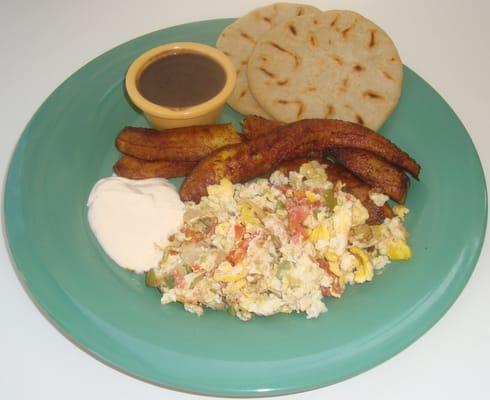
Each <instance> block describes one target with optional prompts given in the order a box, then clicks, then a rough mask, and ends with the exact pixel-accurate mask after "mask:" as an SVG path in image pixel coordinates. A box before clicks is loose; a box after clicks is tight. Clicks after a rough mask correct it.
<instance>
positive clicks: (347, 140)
mask: <svg viewBox="0 0 490 400" xmlns="http://www.w3.org/2000/svg"><path fill="white" fill-rule="evenodd" d="M332 146H341V147H352V148H358V149H364V150H368V151H371V152H373V153H374V154H377V155H379V156H380V157H382V158H385V159H386V160H388V161H389V162H391V163H393V164H395V165H398V166H400V167H402V168H404V169H406V170H408V171H409V172H410V173H412V174H413V175H414V176H417V175H418V173H419V171H420V166H419V165H418V164H417V163H416V162H415V160H413V159H412V158H410V156H409V155H408V154H407V153H405V152H403V151H402V150H400V149H399V148H398V147H397V146H396V145H394V144H393V143H391V142H390V141H389V140H388V139H386V138H385V137H383V136H381V135H378V134H377V133H375V132H373V131H371V130H369V129H367V128H364V127H362V126H360V125H357V124H354V123H351V122H345V121H338V120H321V119H309V120H302V121H298V122H293V123H291V124H287V125H283V126H279V127H277V128H275V129H274V130H273V131H272V132H271V133H269V134H268V135H263V136H260V137H258V138H256V139H253V140H249V141H245V142H243V143H239V144H234V145H228V146H224V147H223V148H221V149H217V150H215V151H214V152H213V153H211V154H210V155H209V156H207V157H206V158H204V159H203V160H201V161H200V162H199V164H198V165H197V166H196V167H195V168H194V169H193V170H192V172H191V173H190V175H189V176H188V177H187V178H186V180H185V181H184V183H183V184H182V186H181V188H180V196H181V198H182V199H183V200H192V201H196V202H197V201H199V200H200V198H201V197H202V196H204V195H206V193H207V189H206V188H207V187H208V186H209V185H212V184H216V183H218V182H219V181H220V180H221V179H222V178H228V179H230V180H231V181H232V182H233V183H236V182H243V181H246V180H248V179H251V178H254V177H256V176H260V175H262V174H265V173H268V172H270V171H272V170H273V169H274V167H275V166H277V165H278V164H279V163H281V162H282V161H285V160H289V159H292V158H301V157H304V156H305V155H308V154H309V153H310V152H312V151H321V150H325V149H327V148H328V147H332Z"/></svg>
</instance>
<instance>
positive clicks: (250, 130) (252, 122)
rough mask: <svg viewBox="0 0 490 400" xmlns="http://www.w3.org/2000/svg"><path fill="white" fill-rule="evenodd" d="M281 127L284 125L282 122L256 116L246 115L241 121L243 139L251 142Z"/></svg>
mask: <svg viewBox="0 0 490 400" xmlns="http://www.w3.org/2000/svg"><path fill="white" fill-rule="evenodd" d="M281 125H284V122H280V121H274V120H272V119H267V118H264V117H259V116H258V115H247V116H246V117H245V119H244V120H243V121H242V128H243V136H245V139H247V140H251V139H254V138H256V137H259V136H262V135H267V134H268V133H270V132H271V131H272V130H273V129H275V128H277V127H278V126H281Z"/></svg>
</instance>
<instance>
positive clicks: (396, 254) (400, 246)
mask: <svg viewBox="0 0 490 400" xmlns="http://www.w3.org/2000/svg"><path fill="white" fill-rule="evenodd" d="M387 256H388V257H389V258H390V260H409V259H410V258H412V249H411V248H410V246H409V245H408V244H407V243H406V242H404V241H403V240H397V241H394V242H390V243H389V244H388V248H387Z"/></svg>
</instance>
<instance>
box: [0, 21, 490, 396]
mask: <svg viewBox="0 0 490 400" xmlns="http://www.w3.org/2000/svg"><path fill="white" fill-rule="evenodd" d="M231 21H232V20H215V21H204V22H198V23H192V24H188V25H182V26H177V27H173V28H170V29H164V30H162V31H159V32H155V33H152V34H149V35H146V36H143V37H141V38H138V39H135V40H132V41H130V42H128V43H125V44H123V45H122V46H119V47H117V48H115V49H113V50H111V51H109V52H107V53H105V54H103V55H102V56H100V57H98V58H97V59H95V60H94V61H92V62H90V63H89V64H87V65H86V66H84V67H83V68H82V69H80V70H79V71H78V72H76V73H75V74H74V75H72V76H71V77H70V78H68V79H67V80H66V81H65V82H64V83H63V84H62V85H61V86H60V87H59V88H58V89H56V90H55V92H54V93H53V94H52V95H51V96H50V97H49V98H48V99H47V100H46V101H45V102H44V104H43V105H42V106H41V108H40V109H39V110H38V111H37V113H36V114H35V115H34V117H33V118H32V120H31V121H30V123H29V125H28V126H27V127H26V129H25V131H24V133H23V134H22V136H21V138H20V140H19V143H18V145H17V147H16V149H15V153H14V155H13V158H12V161H11V165H10V169H9V172H8V177H7V181H6V188H5V223H6V231H7V236H8V241H9V245H10V250H11V254H12V257H13V260H14V262H15V265H16V268H17V270H18V274H19V276H20V278H21V280H22V281H23V283H24V284H25V287H26V288H27V290H28V291H29V292H30V295H31V296H32V298H33V299H34V301H35V302H36V303H37V305H38V306H39V307H40V308H41V309H42V310H43V311H44V312H45V314H46V315H47V316H48V317H49V319H50V320H51V321H52V322H53V323H54V324H55V325H56V326H57V327H58V328H59V329H60V330H61V331H62V332H63V333H64V334H65V335H66V336H67V337H69V338H70V339H71V340H73V342H75V343H76V344H78V345H79V346H81V347H82V348H84V349H86V350H87V351H88V352H90V353H91V354H93V355H95V356H96V357H97V358H99V359H101V360H103V361H104V362H106V363H107V364H109V365H111V366H114V367H116V368H118V369H120V370H122V371H125V372H127V373H128V374H131V375H133V376H136V377H139V378H141V379H144V380H146V381H150V382H153V383H156V384H160V385H164V386H167V387H170V388H175V389H180V390H185V391H191V392H198V393H206V394H215V395H230V396H260V395H271V394H280V393H291V392H296V391H301V390H307V389H311V388H316V387H320V386H323V385H328V384H331V383H334V382H337V381H340V380H342V379H346V378H348V377H351V376H353V375H355V374H358V373H360V372H362V371H364V370H366V369H368V368H370V367H373V366H374V365H376V364H378V363H380V362H382V361H384V360H386V359H388V358H389V357H391V356H393V355H394V354H396V353H398V352H399V351H401V350H402V349H403V348H405V347H406V346H408V345H409V344H410V343H412V342H413V341H414V340H416V339H417V338H418V337H420V336H421V335H422V334H423V333H424V332H425V331H426V330H427V329H429V328H430V327H431V326H432V325H434V324H435V323H436V321H437V320H438V319H439V318H441V316H442V315H443V314H444V313H445V311H446V310H447V309H448V308H449V307H450V306H451V304H452V303H453V302H454V301H455V299H456V297H457V296H458V295H459V293H460V292H461V291H462V289H463V287H464V286H465V284H466V282H467V280H468V278H469V276H470V274H471V272H472V271H473V268H474V266H475V264H476V261H477V259H478V255H479V253H480V249H481V246H482V242H483V237H484V232H485V224H486V220H487V218H486V213H487V208H486V207H487V199H486V188H485V181H484V177H483V172H482V167H481V164H480V161H479V159H478V155H477V152H476V150H475V148H474V147H473V144H472V142H471V139H470V137H469V136H468V134H467V132H466V130H465V128H464V127H463V125H462V124H461V122H460V121H459V120H458V118H457V117H456V115H455V114H454V112H453V111H452V110H451V109H450V108H449V106H448V105H447V104H446V103H445V102H444V100H443V99H442V98H441V97H440V96H439V95H438V94H437V93H436V92H435V91H434V90H433V89H432V88H431V87H430V86H429V85H428V84H427V83H426V82H424V81H423V80H422V79H421V78H420V77H419V76H418V75H416V74H415V73H414V72H412V71H411V70H410V69H408V68H405V81H404V87H403V96H402V99H401V102H400V105H399V107H398V109H397V111H396V112H395V113H394V114H393V116H392V117H391V118H390V120H389V121H388V122H387V123H386V124H385V126H384V127H383V129H382V133H383V134H385V135H386V136H387V137H389V138H390V139H391V140H393V141H394V142H395V143H396V144H398V145H399V146H400V147H401V148H402V149H404V150H405V151H407V152H408V153H410V154H411V155H412V156H413V157H414V158H415V159H416V160H418V161H419V162H420V164H421V165H422V174H421V180H420V182H412V187H411V189H410V193H409V196H408V206H409V207H410V209H411V213H410V214H409V217H408V222H407V225H408V228H409V230H410V232H411V239H410V242H411V245H412V247H413V253H414V256H413V259H412V260H411V261H409V262H397V263H393V264H391V266H390V267H389V268H388V269H387V270H386V271H385V272H384V273H383V274H382V275H381V276H378V277H377V278H376V279H375V280H374V282H372V283H368V284H365V285H360V286H357V287H350V288H348V290H347V292H346V293H345V295H344V297H343V298H342V299H341V300H338V301H336V300H327V306H328V307H329V311H328V313H327V314H324V315H322V316H321V317H320V318H318V319H315V320H306V319H305V317H304V315H279V316H274V317H270V318H257V319H255V320H253V321H251V322H248V323H243V322H240V321H239V320H238V319H235V318H232V317H230V316H228V315H227V314H226V313H225V312H213V311H208V312H206V313H205V315H204V316H202V317H201V318H199V317H196V316H195V315H193V314H190V313H187V312H185V311H184V310H183V308H182V307H181V306H180V305H178V304H174V305H167V306H162V305H161V304H160V301H159V300H160V298H159V294H158V293H157V291H155V290H150V289H147V288H146V287H145V285H144V282H143V277H142V276H139V275H136V274H132V273H129V272H126V271H124V270H122V269H120V268H118V267H117V266H116V265H115V264H114V263H113V262H111V260H110V259H109V258H108V257H107V256H106V255H105V254H104V252H103V251H102V249H101V248H100V247H99V245H98V243H97V242H96V240H95V239H94V237H93V236H92V234H91V232H90V230H89V227H88V224H87V217H86V206H85V204H86V200H87V197H88V194H89V191H90V189H91V187H92V185H93V184H94V183H95V182H96V181H97V180H98V179H99V178H102V177H106V176H108V175H110V174H111V167H112V165H113V163H114V162H115V160H116V159H117V158H118V153H117V151H116V149H115V148H114V138H115V136H116V134H117V132H118V131H119V130H120V129H121V128H122V127H123V126H125V125H136V126H145V125H146V123H145V121H144V119H143V117H142V116H141V115H140V114H139V113H138V112H137V111H136V110H134V109H133V108H132V107H131V105H130V103H129V102H128V99H127V98H126V96H125V94H124V90H123V77H124V75H125V72H126V69H127V68H128V66H129V64H130V63H131V61H132V60H133V59H134V58H135V57H136V56H138V55H139V54H140V53H142V52H143V51H145V50H147V49H149V48H151V47H153V46H156V45H159V44H161V43H165V42H173V41H196V42H203V43H208V44H213V43H214V42H215V40H216V38H217V36H218V34H219V32H220V31H221V30H222V29H223V28H224V27H225V26H226V25H227V24H229V23H230V22H231ZM222 120H223V121H230V120H231V121H233V122H234V123H237V122H238V121H239V120H240V115H238V114H236V113H234V112H232V111H231V110H230V109H227V110H225V112H224V114H223V115H222ZM177 183H178V182H177Z"/></svg>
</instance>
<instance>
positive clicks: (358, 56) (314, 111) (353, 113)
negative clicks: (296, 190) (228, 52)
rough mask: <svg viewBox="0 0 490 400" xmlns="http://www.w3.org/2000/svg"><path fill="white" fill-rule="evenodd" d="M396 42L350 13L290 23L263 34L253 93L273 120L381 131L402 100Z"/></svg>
mask: <svg viewBox="0 0 490 400" xmlns="http://www.w3.org/2000/svg"><path fill="white" fill-rule="evenodd" d="M402 80H403V70H402V62H401V60H400V57H399V55H398V51H397V49H396V47H395V45H394V44H393V42H392V40H391V39H390V37H389V36H388V35H387V34H386V33H385V32H384V31H383V30H382V29H381V28H380V27H378V26H377V25H376V24H374V23H373V22H371V21H370V20H368V19H366V18H364V17H363V16H361V15H359V14H357V13H355V12H352V11H340V10H333V11H327V12H324V13H322V14H321V15H318V14H314V15H304V16H299V17H294V18H291V19H289V20H285V21H283V22H282V23H280V24H279V25H277V26H276V27H275V28H273V29H271V30H269V31H268V32H266V33H264V34H263V35H262V36H261V37H260V39H259V40H258V42H257V44H256V46H255V48H254V51H253V53H252V55H251V56H250V59H249V63H248V81H249V85H250V89H251V91H252V93H253V95H254V97H255V98H256V99H257V101H258V103H259V104H260V105H261V107H262V108H263V109H264V110H265V111H266V112H267V113H268V114H270V115H271V116H272V117H273V118H275V119H277V120H279V121H284V122H292V121H296V120H299V119H303V118H336V119H342V120H345V121H351V122H356V123H359V124H362V125H364V126H367V127H368V128H371V129H373V130H377V129H379V128H380V126H381V125H382V124H383V122H384V121H385V120H386V119H387V118H388V116H389V115H390V114H391V112H392V111H393V110H394V108H395V106H396V104H397V103H398V99H399V97H400V94H401V87H402Z"/></svg>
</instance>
